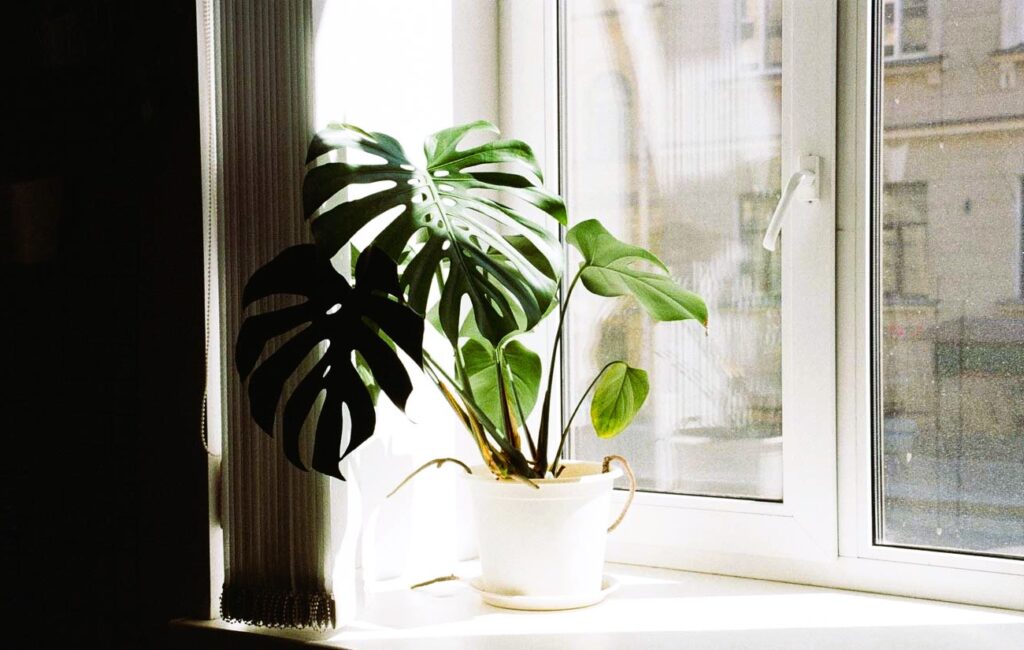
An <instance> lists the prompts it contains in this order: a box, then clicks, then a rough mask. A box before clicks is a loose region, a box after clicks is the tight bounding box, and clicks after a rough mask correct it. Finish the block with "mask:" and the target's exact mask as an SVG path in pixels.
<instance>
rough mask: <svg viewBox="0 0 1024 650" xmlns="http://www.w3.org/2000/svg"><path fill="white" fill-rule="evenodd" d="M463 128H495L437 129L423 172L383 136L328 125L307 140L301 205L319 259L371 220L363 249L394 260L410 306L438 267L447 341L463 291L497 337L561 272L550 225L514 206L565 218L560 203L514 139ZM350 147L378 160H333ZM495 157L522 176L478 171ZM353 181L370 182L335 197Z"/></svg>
mask: <svg viewBox="0 0 1024 650" xmlns="http://www.w3.org/2000/svg"><path fill="white" fill-rule="evenodd" d="M473 131H485V132H491V133H497V132H498V130H497V129H496V128H495V127H494V126H493V125H492V124H490V123H488V122H473V123H471V124H465V125H462V126H458V127H454V128H451V129H446V130H444V131H440V132H438V133H436V134H434V135H433V136H431V137H429V138H428V139H427V141H426V143H425V145H424V152H425V154H426V161H427V164H426V169H419V168H417V167H415V166H414V165H413V164H412V163H411V162H409V160H408V158H407V157H406V155H405V152H404V151H403V150H402V147H401V146H400V145H399V144H398V142H397V141H395V140H394V139H393V138H391V137H390V136H388V135H385V134H383V133H368V132H366V131H363V130H361V129H359V128H357V127H354V126H350V125H333V126H331V127H330V128H328V129H327V130H325V131H323V132H321V133H319V134H318V135H317V136H316V137H315V138H314V139H313V142H312V143H311V144H310V147H309V153H308V157H307V163H308V165H309V166H310V167H309V170H308V172H307V173H306V178H305V182H304V184H303V204H304V208H305V213H306V217H307V218H309V219H312V230H313V236H314V238H315V239H316V242H317V246H319V247H320V249H321V251H322V252H323V253H324V254H325V255H326V256H332V255H334V254H335V253H336V252H337V251H338V250H339V249H340V248H341V247H342V246H344V245H345V244H346V243H347V242H349V241H350V240H351V239H352V237H353V236H355V235H356V233H358V232H359V231H361V230H363V229H364V228H367V227H370V226H371V225H372V227H374V228H376V229H379V234H378V235H377V236H376V237H375V238H374V240H373V246H375V247H377V248H379V249H381V250H383V251H384V252H385V253H387V255H388V256H389V257H391V259H393V260H395V261H396V262H400V263H401V265H402V268H401V286H402V290H403V292H404V293H405V294H406V295H407V301H408V304H409V305H410V306H411V307H412V308H413V309H415V310H416V311H417V312H418V313H420V314H423V313H425V312H426V310H427V303H428V300H429V297H430V289H431V286H432V284H433V283H434V282H435V281H436V279H437V278H438V276H440V277H441V278H443V282H442V283H441V286H442V290H441V294H440V311H439V314H440V320H441V326H442V329H443V331H444V333H445V335H446V336H447V337H448V339H449V340H450V341H451V342H452V344H453V345H455V344H457V341H458V332H459V326H460V323H461V322H462V311H463V310H462V301H463V298H464V297H468V298H469V301H470V304H471V305H472V310H473V315H474V317H475V319H476V322H477V325H478V326H479V329H480V332H481V333H482V334H483V336H484V337H485V338H486V339H487V340H488V341H489V342H490V343H491V344H492V345H497V344H498V343H499V341H501V339H502V338H503V337H504V336H506V335H507V334H509V333H511V332H514V331H517V330H522V329H529V328H532V327H533V326H534V325H536V324H537V323H538V322H539V321H540V320H541V318H543V316H544V315H545V313H546V312H547V310H548V309H549V308H550V307H551V305H552V304H553V303H554V302H555V301H556V289H557V282H558V279H559V278H560V277H561V254H560V250H559V244H558V240H557V237H556V231H557V229H556V228H547V227H543V226H541V225H538V224H537V223H536V220H535V219H532V218H531V217H530V216H529V215H527V214H525V213H524V212H522V211H521V210H520V209H519V208H518V207H517V206H518V205H519V204H523V205H522V207H523V208H524V209H530V210H531V211H533V212H536V213H538V214H540V213H544V214H546V215H548V216H549V217H551V218H552V219H554V221H555V222H557V223H560V224H565V221H566V216H565V205H564V203H563V202H562V200H561V199H560V198H559V197H558V196H557V195H554V194H552V193H549V192H548V191H546V190H545V189H544V188H543V187H542V186H541V181H542V178H541V172H540V168H539V167H538V165H537V162H536V160H535V159H534V156H533V152H532V151H531V150H530V148H529V147H528V146H527V145H526V144H525V143H523V142H520V141H518V140H496V141H491V142H487V143H485V144H481V145H478V146H472V147H467V148H464V149H459V144H460V143H461V142H462V140H463V139H464V138H465V136H466V135H467V134H469V133H471V132H473ZM332 152H336V153H332ZM353 152H361V153H362V154H369V155H370V156H373V157H375V158H376V159H377V160H379V162H377V163H374V164H354V163H348V162H344V160H345V158H346V156H347V157H349V158H354V155H349V154H352V153H353ZM497 163H505V164H511V165H514V166H515V167H516V168H517V171H519V172H523V173H510V172H505V171H491V170H490V169H481V166H490V165H493V164H497ZM524 174H525V175H524ZM353 186H364V187H366V186H369V188H368V189H370V190H374V189H376V190H377V191H371V193H369V194H368V195H366V196H363V197H361V198H352V199H346V198H343V195H340V194H339V193H340V192H341V191H342V190H345V189H346V188H350V187H353ZM508 197H515V199H517V201H516V204H515V205H513V203H512V202H509V201H508ZM528 206H532V208H528ZM551 225H552V226H554V225H555V224H554V223H552V224H551Z"/></svg>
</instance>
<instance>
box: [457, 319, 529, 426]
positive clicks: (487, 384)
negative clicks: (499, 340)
mask: <svg viewBox="0 0 1024 650" xmlns="http://www.w3.org/2000/svg"><path fill="white" fill-rule="evenodd" d="M461 352H462V359H463V363H464V364H465V368H466V375H467V379H468V380H469V388H470V393H471V395H472V396H473V400H474V401H475V402H476V404H477V406H478V407H479V408H480V409H481V410H482V411H483V412H484V414H485V415H486V416H487V417H488V418H490V420H491V421H492V422H500V421H501V417H502V416H501V401H500V400H501V397H500V396H499V394H498V375H497V371H496V370H495V368H496V365H497V362H496V356H495V354H494V348H493V347H491V346H490V345H489V344H488V343H487V342H486V341H481V340H477V339H470V340H468V341H466V343H464V344H463V346H462V350H461ZM501 356H502V359H503V360H504V362H505V365H506V367H507V371H508V373H507V375H506V377H508V378H509V379H511V382H508V381H507V380H506V386H507V390H509V391H512V390H514V391H515V393H514V394H510V395H509V396H508V398H509V399H516V398H518V400H519V409H521V410H522V415H523V416H527V417H528V416H529V415H530V413H531V412H532V411H533V407H534V406H535V405H536V404H537V395H538V393H539V392H540V377H541V361H540V357H539V356H538V355H537V353H535V352H534V351H533V350H530V349H529V348H528V347H526V346H525V345H523V344H522V343H520V342H519V341H514V340H513V341H510V342H508V343H507V344H506V345H505V346H504V347H503V348H502V352H501ZM513 409H514V410H513V413H514V414H515V416H516V417H519V413H518V410H519V409H515V406H513Z"/></svg>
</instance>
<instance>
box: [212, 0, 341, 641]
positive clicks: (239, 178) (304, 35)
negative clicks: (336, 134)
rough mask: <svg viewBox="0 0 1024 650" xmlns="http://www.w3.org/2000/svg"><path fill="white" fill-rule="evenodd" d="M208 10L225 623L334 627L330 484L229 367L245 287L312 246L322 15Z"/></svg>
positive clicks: (297, 2)
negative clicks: (282, 437)
mask: <svg viewBox="0 0 1024 650" xmlns="http://www.w3.org/2000/svg"><path fill="white" fill-rule="evenodd" d="M197 3H198V7H197V8H198V16H199V20H200V21H201V24H200V25H199V37H200V43H199V52H200V66H199V72H200V77H201V78H200V87H201V89H202V93H201V102H202V104H203V106H202V107H201V109H202V113H201V115H202V117H203V139H204V143H203V144H204V161H203V168H204V175H205V187H204V198H205V200H206V207H207V215H206V217H207V220H208V224H209V229H208V241H207V246H208V258H207V278H208V283H207V296H208V303H209V304H208V322H209V323H210V325H209V328H208V329H209V336H210V340H211V341H212V345H211V346H210V354H209V357H210V359H209V361H208V363H209V372H208V377H210V378H211V381H210V384H211V385H210V386H209V389H208V391H207V395H208V404H209V407H210V408H209V414H210V417H209V422H210V426H209V429H210V436H209V437H210V442H209V445H210V447H211V449H215V448H217V447H218V446H222V448H223V461H222V463H221V466H222V478H221V494H222V498H221V500H220V508H219V511H220V512H219V515H220V522H221V525H222V527H223V550H224V566H223V572H224V584H223V590H222V593H221V615H222V617H223V618H224V619H226V620H231V621H239V622H245V623H250V624H255V625H267V626H289V627H323V626H327V625H332V626H333V625H334V623H335V603H334V597H333V595H332V593H331V584H330V575H329V573H328V569H329V567H330V562H329V561H328V560H329V558H328V553H329V549H330V525H329V505H330V504H329V501H328V499H329V490H328V487H329V486H328V483H327V479H326V478H325V477H323V476H320V475H318V474H314V473H306V472H302V471H300V470H297V469H295V468H294V467H292V466H291V465H289V464H288V462H287V461H286V460H285V458H284V455H283V454H282V453H280V450H279V449H277V444H278V442H277V441H276V440H275V439H273V438H270V437H269V436H267V435H266V434H264V433H263V432H262V431H260V430H259V429H258V428H257V427H256V425H255V423H254V422H253V421H252V419H251V418H250V416H249V410H248V398H247V396H246V393H245V387H244V386H243V385H241V383H240V382H239V378H238V374H237V373H236V372H235V371H234V363H233V361H232V358H231V355H232V351H233V349H234V341H235V338H236V336H237V333H238V328H239V326H240V323H241V320H242V312H241V304H242V302H241V295H242V289H243V287H244V286H245V282H246V280H247V279H248V278H249V276H250V275H251V274H252V273H253V271H255V270H256V268H258V267H259V266H261V265H262V264H264V263H266V262H267V261H269V260H270V259H271V258H273V257H274V255H275V254H276V253H277V252H278V251H280V250H281V249H282V248H284V247H286V246H289V245H293V244H296V243H301V242H303V241H305V240H306V239H307V236H308V235H307V228H306V226H305V224H304V220H303V215H302V213H301V208H300V206H301V203H300V199H301V196H300V194H301V184H302V174H303V166H304V156H305V147H306V144H307V143H308V141H309V137H310V135H311V129H312V101H311V96H312V74H311V65H310V61H311V52H312V42H313V28H312V8H311V4H310V2H309V0H293V1H289V2H274V1H272V0H197ZM288 389H289V388H286V390H288Z"/></svg>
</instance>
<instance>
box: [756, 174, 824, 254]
mask: <svg viewBox="0 0 1024 650" xmlns="http://www.w3.org/2000/svg"><path fill="white" fill-rule="evenodd" d="M820 167H821V158H819V157H818V156H801V157H800V169H799V170H798V171H796V172H794V173H793V175H792V176H790V177H789V182H788V183H786V189H784V190H783V191H782V197H781V198H780V199H779V205H778V206H776V207H775V212H774V213H773V214H772V219H771V221H769V222H768V230H766V231H765V233H764V241H763V242H762V244H763V245H764V247H765V248H767V249H768V250H770V251H774V250H775V241H776V240H777V239H778V238H779V231H780V230H782V218H783V217H784V216H785V215H786V211H787V210H788V209H789V204H790V203H791V202H792V201H793V199H794V198H796V199H798V200H800V201H806V202H808V203H809V202H811V201H817V200H818V198H819V194H818V172H819V168H820ZM798 195H799V196H798Z"/></svg>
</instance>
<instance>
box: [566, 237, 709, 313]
mask: <svg viewBox="0 0 1024 650" xmlns="http://www.w3.org/2000/svg"><path fill="white" fill-rule="evenodd" d="M566 241H567V242H569V243H570V244H572V245H573V246H575V247H576V249H577V250H578V251H579V252H580V254H581V255H583V264H582V265H581V266H580V280H582V281H583V286H585V287H586V288H587V290H588V291H590V292H591V293H595V294H597V295H599V296H606V297H614V296H625V295H631V296H633V297H634V298H636V299H637V301H638V302H639V303H640V305H641V306H642V307H643V308H644V309H645V310H646V311H647V313H648V314H650V316H651V318H653V319H654V320H659V321H674V320H689V319H696V320H697V321H700V324H701V325H704V326H707V324H708V308H707V305H705V304H704V301H703V300H702V299H701V298H700V296H698V295H697V294H695V293H691V292H689V291H686V290H685V289H683V288H682V287H680V286H679V285H677V284H676V283H675V281H674V280H673V279H672V277H671V276H670V275H669V274H668V268H667V267H666V266H665V264H664V263H663V262H662V261H661V260H660V259H658V257H657V256H656V255H655V254H654V253H651V252H650V251H648V250H646V249H643V248H640V247H639V246H632V245H630V244H626V243H625V242H622V241H619V240H618V239H616V238H615V237H614V236H613V235H612V234H611V233H610V232H608V231H607V230H605V228H604V226H602V225H601V223H600V222H599V221H597V220H596V219H588V220H587V221H581V222H580V223H578V224H576V225H575V226H573V227H572V228H571V229H570V230H569V232H568V234H567V236H566ZM640 262H646V263H648V264H649V265H650V266H652V267H653V268H654V269H655V270H654V271H644V270H641V269H637V268H635V266H634V265H635V264H637V263H640Z"/></svg>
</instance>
